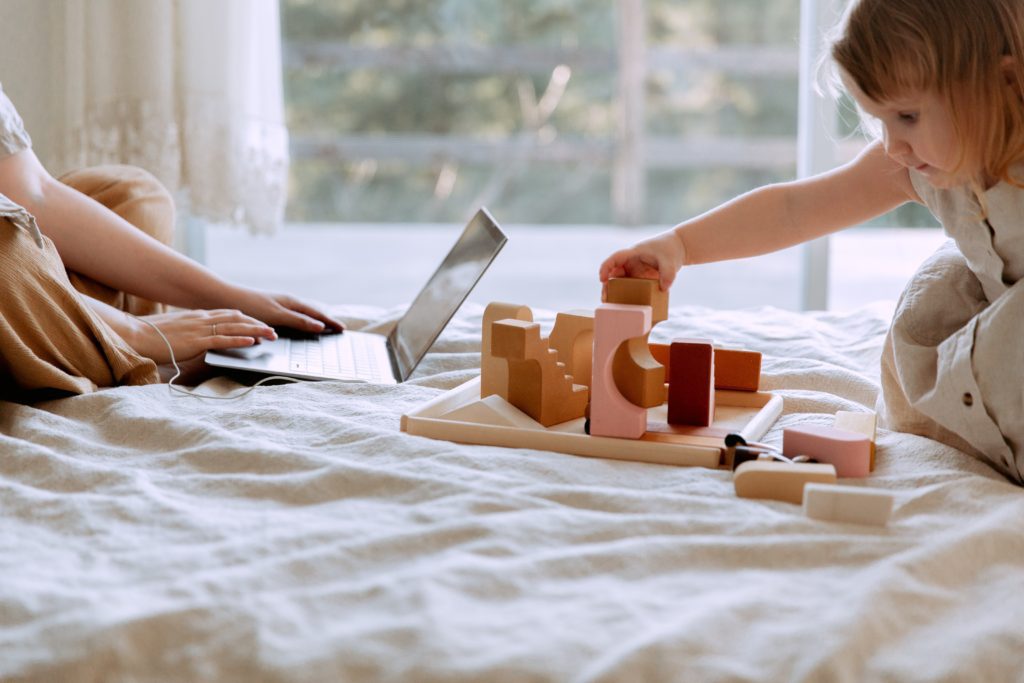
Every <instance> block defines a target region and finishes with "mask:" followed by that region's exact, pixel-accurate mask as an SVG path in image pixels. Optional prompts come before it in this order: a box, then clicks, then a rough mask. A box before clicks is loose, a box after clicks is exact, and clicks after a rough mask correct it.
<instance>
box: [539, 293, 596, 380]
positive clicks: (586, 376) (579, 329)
mask: <svg viewBox="0 0 1024 683" xmlns="http://www.w3.org/2000/svg"><path fill="white" fill-rule="evenodd" d="M548 343H549V344H550V345H551V348H553V349H554V350H555V351H557V352H558V360H559V361H560V362H562V363H565V368H566V371H567V372H568V373H569V374H570V375H572V381H573V382H575V383H576V384H582V385H584V386H587V387H589V386H590V372H591V368H592V366H593V364H594V312H593V311H570V312H568V313H559V314H558V315H557V316H556V317H555V326H554V327H553V328H552V330H551V336H549V337H548Z"/></svg>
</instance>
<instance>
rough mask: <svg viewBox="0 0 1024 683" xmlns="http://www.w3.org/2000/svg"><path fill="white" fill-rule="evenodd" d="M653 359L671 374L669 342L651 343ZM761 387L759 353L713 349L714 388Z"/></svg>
mask: <svg viewBox="0 0 1024 683" xmlns="http://www.w3.org/2000/svg"><path fill="white" fill-rule="evenodd" d="M650 347H651V355H652V356H653V357H654V360H656V361H658V362H659V363H661V364H662V365H664V366H665V373H666V377H669V378H671V376H672V354H671V347H670V345H669V344H651V345H650ZM760 387H761V354H760V353H759V352H757V351H746V350H743V349H715V389H729V390H732V391H758V390H759V389H760Z"/></svg>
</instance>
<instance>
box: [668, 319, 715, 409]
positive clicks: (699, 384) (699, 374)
mask: <svg viewBox="0 0 1024 683" xmlns="http://www.w3.org/2000/svg"><path fill="white" fill-rule="evenodd" d="M669 368H670V370H669V372H670V376H669V383H668V422H669V424H674V425H692V426H695V427H707V426H709V425H710V424H711V423H712V422H714V420H715V356H714V351H713V347H712V345H711V342H710V341H708V340H706V339H676V340H673V342H672V347H671V350H670V361H669Z"/></svg>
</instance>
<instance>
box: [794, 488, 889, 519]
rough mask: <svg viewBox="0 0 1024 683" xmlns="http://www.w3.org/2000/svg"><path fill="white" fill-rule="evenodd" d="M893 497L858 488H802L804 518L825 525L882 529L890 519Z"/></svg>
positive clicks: (875, 490)
mask: <svg viewBox="0 0 1024 683" xmlns="http://www.w3.org/2000/svg"><path fill="white" fill-rule="evenodd" d="M894 502H895V496H893V494H892V493H890V492H889V491H884V490H882V489H869V488H863V487H860V486H838V485H833V486H825V485H822V484H807V486H805V487H804V514H805V515H807V516H808V517H810V518H812V519H821V520H825V521H827V522H850V523H853V524H873V525H875V526H885V525H886V524H888V523H889V518H890V517H892V508H893V503H894Z"/></svg>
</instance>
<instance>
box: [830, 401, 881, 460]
mask: <svg viewBox="0 0 1024 683" xmlns="http://www.w3.org/2000/svg"><path fill="white" fill-rule="evenodd" d="M832 426H833V427H835V428H836V429H846V430H849V431H851V432H857V433H858V434H863V435H864V436H866V437H868V439H870V440H871V462H870V463H868V470H870V471H871V472H874V471H875V440H876V438H877V435H878V413H875V412H873V411H869V412H857V413H855V412H852V411H849V410H840V411H838V412H837V413H836V417H835V421H834V422H833V423H832Z"/></svg>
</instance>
